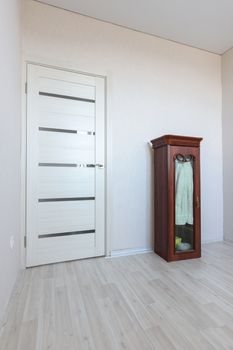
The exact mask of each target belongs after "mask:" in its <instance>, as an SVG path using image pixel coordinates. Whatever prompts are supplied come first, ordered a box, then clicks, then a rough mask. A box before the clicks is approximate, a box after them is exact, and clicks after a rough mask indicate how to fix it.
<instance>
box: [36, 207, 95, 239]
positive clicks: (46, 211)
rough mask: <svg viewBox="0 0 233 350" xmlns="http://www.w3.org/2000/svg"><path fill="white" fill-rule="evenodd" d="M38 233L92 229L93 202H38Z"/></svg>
mask: <svg viewBox="0 0 233 350" xmlns="http://www.w3.org/2000/svg"><path fill="white" fill-rule="evenodd" d="M38 217H39V226H38V234H39V235H46V234H58V233H63V232H67V233H70V232H75V231H85V230H93V228H94V226H95V203H94V200H90V201H71V202H48V203H46V202H45V203H43V202H42V203H39V204H38Z"/></svg>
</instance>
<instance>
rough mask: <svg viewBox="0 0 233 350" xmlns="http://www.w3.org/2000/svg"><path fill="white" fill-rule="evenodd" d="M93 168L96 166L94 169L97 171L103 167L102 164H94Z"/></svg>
mask: <svg viewBox="0 0 233 350" xmlns="http://www.w3.org/2000/svg"><path fill="white" fill-rule="evenodd" d="M95 166H96V168H98V169H103V168H104V165H103V164H96V165H95Z"/></svg>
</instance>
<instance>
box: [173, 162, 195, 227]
mask: <svg viewBox="0 0 233 350" xmlns="http://www.w3.org/2000/svg"><path fill="white" fill-rule="evenodd" d="M175 169H176V178H175V179H176V225H185V224H190V225H193V165H192V162H191V161H190V162H180V161H178V160H176V166H175Z"/></svg>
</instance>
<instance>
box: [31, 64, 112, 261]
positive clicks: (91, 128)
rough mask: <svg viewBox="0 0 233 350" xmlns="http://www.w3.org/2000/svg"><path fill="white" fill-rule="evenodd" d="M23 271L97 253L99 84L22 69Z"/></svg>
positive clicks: (101, 226)
mask: <svg viewBox="0 0 233 350" xmlns="http://www.w3.org/2000/svg"><path fill="white" fill-rule="evenodd" d="M27 97H28V98H27V232H26V235H27V242H28V243H27V266H35V265H40V264H46V263H51V262H58V261H64V260H73V259H80V258H86V257H94V256H101V255H104V252H105V194H104V191H105V185H104V183H105V170H104V167H99V166H96V164H101V165H104V159H105V154H104V153H105V152H104V147H105V144H104V140H105V137H104V133H105V131H104V129H105V125H104V123H105V120H104V113H105V111H104V78H100V77H92V76H86V75H82V74H76V73H72V72H65V71H61V70H56V69H51V68H46V67H41V66H36V65H32V64H30V65H28V96H27Z"/></svg>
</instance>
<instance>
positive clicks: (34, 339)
mask: <svg viewBox="0 0 233 350" xmlns="http://www.w3.org/2000/svg"><path fill="white" fill-rule="evenodd" d="M0 349H1V350H47V349H50V350H76V349H77V350H82V349H95V350H104V349H107V350H112V349H117V350H118V349H133V350H138V349H139V350H144V349H145V350H147V349H153V350H160V349H161V350H175V349H177V350H183V349H184V350H192V349H196V350H202V349H203V350H209V349H216V350H221V349H233V245H232V244H227V243H214V244H208V245H205V246H204V247H203V258H202V259H198V260H189V261H182V262H175V263H169V264H168V263H166V262H165V261H163V260H162V259H160V258H159V257H158V256H156V255H155V254H154V253H148V254H141V255H135V256H129V257H121V258H113V259H104V258H99V259H90V260H83V261H75V262H69V263H62V264H56V265H49V266H43V267H37V268H33V269H28V270H26V271H25V272H24V273H23V275H22V276H21V278H20V280H19V282H18V284H17V288H16V291H15V293H14V295H13V297H12V300H11V302H10V305H9V308H8V312H7V316H6V319H5V321H4V324H3V327H2V328H1V331H0Z"/></svg>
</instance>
